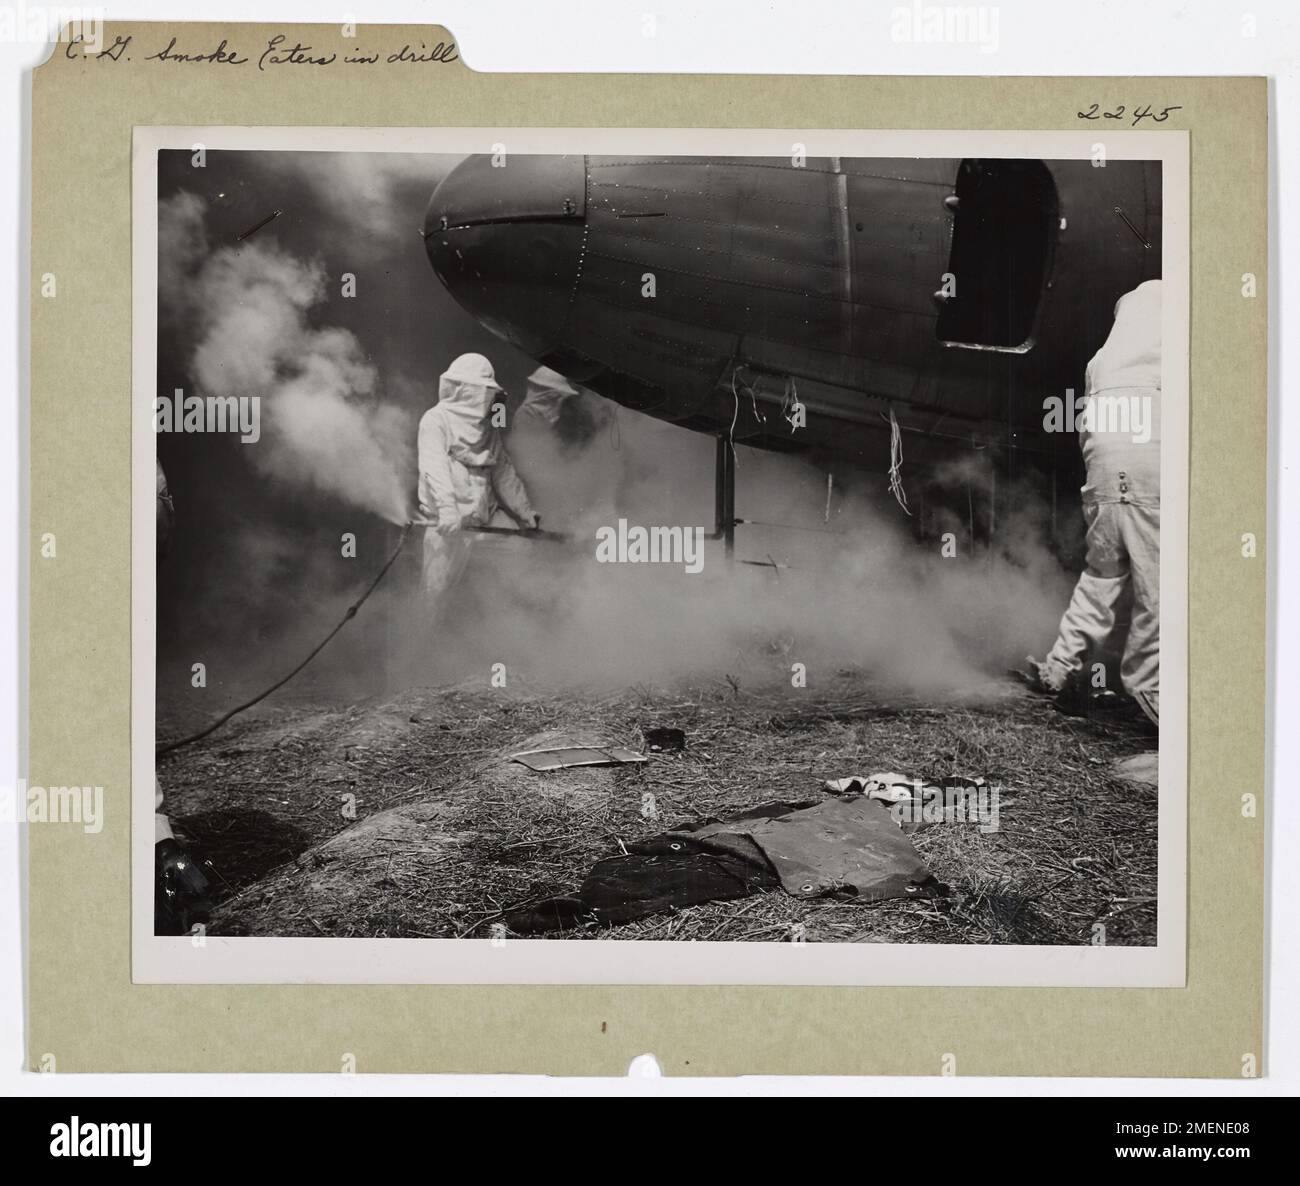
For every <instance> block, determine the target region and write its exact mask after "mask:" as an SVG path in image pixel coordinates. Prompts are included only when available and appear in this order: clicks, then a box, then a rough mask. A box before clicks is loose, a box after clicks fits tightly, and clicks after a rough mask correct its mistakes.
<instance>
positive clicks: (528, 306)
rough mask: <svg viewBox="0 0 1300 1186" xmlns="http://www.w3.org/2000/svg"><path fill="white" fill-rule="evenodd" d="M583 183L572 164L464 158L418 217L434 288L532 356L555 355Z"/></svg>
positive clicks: (572, 272)
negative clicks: (444, 291)
mask: <svg viewBox="0 0 1300 1186" xmlns="http://www.w3.org/2000/svg"><path fill="white" fill-rule="evenodd" d="M586 176H587V171H586V164H585V160H584V158H583V157H581V156H502V157H500V158H497V157H493V156H489V155H481V156H471V157H467V158H466V159H465V160H463V161H462V162H461V163H460V164H459V165H457V166H456V167H455V168H454V169H453V170H452V171H451V172H450V173H449V174H448V175H447V176H446V177H445V178H444V179H443V181H442V182H441V184H439V186H438V187H437V189H435V190H434V191H433V197H432V199H431V200H430V202H429V209H428V212H427V214H426V215H425V220H424V244H425V250H426V251H427V252H428V254H429V262H430V263H432V264H433V270H434V271H435V272H436V273H437V275H438V279H439V280H441V281H442V283H443V286H444V287H445V288H446V289H447V291H448V292H450V293H451V294H452V296H453V297H454V298H455V299H456V301H457V303H458V304H460V305H461V306H463V307H464V308H465V309H466V310H468V311H469V312H470V313H471V314H473V315H474V316H475V317H476V318H478V319H479V320H480V321H481V322H483V323H484V324H485V325H486V326H487V327H488V328H489V329H491V330H493V331H494V332H495V333H497V334H499V335H500V336H502V337H504V338H506V339H507V340H508V341H511V342H513V343H514V344H515V345H516V346H518V347H519V348H520V349H522V350H523V351H524V352H525V353H527V354H530V355H533V356H534V357H537V356H539V355H541V354H545V353H547V352H549V351H550V350H552V349H553V348H554V347H555V345H556V342H557V339H558V336H559V333H560V330H561V329H562V328H563V325H564V321H565V318H566V316H567V314H568V310H569V303H570V301H571V300H572V298H573V292H574V286H575V284H576V283H577V279H578V269H579V265H580V263H581V260H582V245H583V225H584V221H585V217H586Z"/></svg>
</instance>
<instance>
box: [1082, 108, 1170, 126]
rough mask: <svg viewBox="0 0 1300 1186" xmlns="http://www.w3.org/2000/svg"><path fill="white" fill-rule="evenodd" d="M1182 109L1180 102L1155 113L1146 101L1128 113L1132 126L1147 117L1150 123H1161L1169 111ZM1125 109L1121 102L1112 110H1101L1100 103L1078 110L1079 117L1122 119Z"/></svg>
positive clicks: (1167, 116)
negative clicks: (1131, 118) (1130, 116)
mask: <svg viewBox="0 0 1300 1186" xmlns="http://www.w3.org/2000/svg"><path fill="white" fill-rule="evenodd" d="M1182 109H1183V108H1182V104H1181V103H1180V104H1176V105H1174V106H1172V107H1163V108H1161V110H1160V111H1159V112H1158V113H1157V112H1155V111H1152V110H1151V104H1150V103H1147V104H1146V105H1145V106H1143V107H1139V108H1137V109H1135V110H1134V111H1132V112H1131V113H1130V114H1131V115H1132V117H1133V126H1134V127H1136V126H1137V125H1138V124H1140V123H1141V122H1142V121H1143V120H1144V119H1149V120H1151V121H1152V123H1157V124H1162V123H1164V122H1165V120H1167V119H1168V118H1169V113H1170V112H1171V111H1181V110H1182ZM1126 111H1128V108H1126V107H1125V106H1124V104H1123V103H1121V104H1120V105H1119V106H1118V107H1116V108H1115V110H1114V111H1102V110H1101V104H1100V103H1094V104H1093V105H1092V106H1091V107H1089V108H1088V110H1087V111H1080V112H1079V118H1080V119H1123V118H1124V114H1125V112H1126Z"/></svg>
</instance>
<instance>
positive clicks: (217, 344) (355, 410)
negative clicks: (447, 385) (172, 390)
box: [158, 193, 414, 523]
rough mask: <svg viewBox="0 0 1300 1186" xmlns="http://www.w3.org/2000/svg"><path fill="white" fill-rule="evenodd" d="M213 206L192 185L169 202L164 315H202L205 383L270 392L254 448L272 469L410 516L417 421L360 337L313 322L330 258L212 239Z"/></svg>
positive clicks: (164, 219)
mask: <svg viewBox="0 0 1300 1186" xmlns="http://www.w3.org/2000/svg"><path fill="white" fill-rule="evenodd" d="M204 216H205V208H204V203H203V200H202V199H201V198H198V197H196V196H194V195H193V194H189V193H180V194H177V195H176V196H175V197H173V198H171V199H170V200H168V201H165V202H163V203H161V204H160V208H159V277H158V279H159V292H160V297H161V305H162V309H163V316H164V318H166V319H168V320H175V321H188V323H189V324H191V325H192V326H193V336H194V340H195V341H196V343H197V344H196V346H195V348H194V353H193V356H192V358H191V360H190V376H191V378H192V380H193V382H194V385H195V391H196V392H197V394H199V395H202V396H219V397H226V396H234V397H256V398H257V399H259V400H260V401H261V416H262V440H261V441H259V442H258V443H257V444H255V445H251V446H249V447H248V453H249V458H250V460H251V462H252V464H253V465H254V466H255V467H256V468H257V469H258V470H260V471H262V472H263V473H264V474H267V475H268V476H270V477H272V478H274V479H275V480H277V481H284V482H287V483H291V484H293V485H296V486H299V487H302V488H305V489H307V490H311V491H315V492H318V493H324V494H328V495H331V496H333V497H334V498H337V499H339V500H340V501H342V502H344V503H346V504H347V505H349V506H352V507H356V508H359V509H361V510H366V511H370V512H373V513H374V514H377V515H380V516H382V517H383V518H385V519H387V520H389V521H390V522H393V523H402V522H405V521H406V520H407V519H409V518H410V513H409V511H410V508H409V501H410V498H409V494H408V491H409V490H410V489H411V484H412V477H411V475H412V470H413V460H412V451H413V450H412V440H413V435H414V434H413V426H412V425H411V423H410V418H409V416H408V414H407V413H406V412H404V411H403V410H401V409H399V408H397V407H395V406H393V405H391V404H389V403H386V402H385V401H384V400H383V399H382V398H381V397H380V390H379V381H378V374H377V372H376V370H375V367H374V366H373V365H372V364H371V363H370V362H369V361H368V360H367V358H366V354H365V351H364V350H363V348H362V346H361V343H360V342H359V341H358V340H357V338H356V336H355V335H354V334H353V333H352V332H351V331H350V330H347V329H341V328H335V327H329V326H318V325H316V324H314V321H313V316H314V315H315V314H318V312H319V311H320V309H321V307H322V306H323V305H324V304H325V299H326V285H327V283H329V279H328V278H327V276H326V275H325V271H324V268H323V267H322V265H321V264H320V263H318V262H311V261H306V260H301V259H297V258H295V257H294V256H292V255H290V254H289V253H287V252H285V251H284V250H282V249H281V248H280V247H278V246H277V245H276V244H275V242H274V241H273V240H263V241H253V242H246V243H242V244H238V245H233V246H224V247H218V248H216V249H215V250H210V249H209V248H210V245H209V243H208V239H207V233H206V229H205V217H204ZM187 394H188V393H187Z"/></svg>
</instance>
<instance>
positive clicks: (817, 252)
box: [133, 128, 1188, 985]
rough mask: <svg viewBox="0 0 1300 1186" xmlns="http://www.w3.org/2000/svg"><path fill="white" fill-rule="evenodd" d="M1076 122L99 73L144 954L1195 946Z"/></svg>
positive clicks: (1148, 441)
mask: <svg viewBox="0 0 1300 1186" xmlns="http://www.w3.org/2000/svg"><path fill="white" fill-rule="evenodd" d="M1103 133H1104V129H1099V130H1098V131H1097V132H1096V133H1095V134H1094V133H1093V132H1092V131H1085V132H1081V133H1070V134H1061V133H1052V134H1042V135H1038V134H1030V133H1016V134H997V133H992V132H990V133H944V134H929V135H922V134H915V135H908V134H905V133H880V134H871V135H866V134H862V135H858V136H850V135H847V134H844V133H817V134H800V133H790V134H788V135H786V134H782V133H775V132H765V133H761V134H759V133H740V132H716V133H690V134H685V133H669V132H658V133H635V132H614V131H612V130H603V131H591V132H588V133H582V132H579V131H574V130H571V129H570V130H565V131H563V132H562V133H561V132H559V131H556V132H553V133H547V132H545V131H539V130H531V131H528V132H523V131H519V132H515V133H512V132H510V131H509V130H459V131H455V132H452V131H448V130H435V129H428V130H422V131H413V132H411V134H410V135H408V136H406V137H404V138H403V137H400V136H398V135H397V134H396V133H394V132H393V131H392V130H387V131H386V132H385V133H384V134H380V133H379V132H376V133H375V134H374V135H373V136H370V137H369V138H367V134H365V133H362V132H351V133H347V134H342V133H340V134H337V135H331V133H330V132H329V131H328V130H322V129H275V130H267V129H260V130H256V131H254V130H251V129H245V130H240V129H214V128H193V129H185V128H170V129H142V128H137V130H136V137H137V139H136V166H135V167H136V176H135V186H136V193H135V219H136V226H135V233H136V241H135V247H134V251H135V259H136V268H135V273H134V275H133V290H134V308H135V310H136V325H135V330H134V333H135V364H134V365H135V368H136V392H135V403H134V421H135V430H134V448H135V454H134V475H135V479H134V491H135V497H134V506H133V523H134V525H135V536H134V543H133V547H134V559H135V584H134V588H133V597H134V604H135V622H134V629H135V638H136V640H137V643H138V644H139V646H138V650H139V651H140V652H141V653H140V654H138V655H137V657H136V659H135V671H134V680H133V684H134V692H133V694H134V697H135V705H136V709H135V714H134V721H135V723H134V725H133V729H134V732H135V745H134V753H135V759H134V761H135V767H134V768H135V769H136V771H137V772H138V773H139V774H140V775H141V777H138V778H137V779H136V780H135V781H136V784H137V786H136V789H135V792H134V793H135V796H136V800H135V801H136V807H137V812H136V818H135V819H133V828H134V831H133V835H134V852H133V863H134V878H135V880H134V895H135V896H134V901H135V918H136V921H135V934H136V944H135V947H136V963H135V969H136V977H137V979H140V980H155V979H157V980H164V981H166V980H190V979H193V980H198V981H203V980H207V979H213V980H266V981H275V980H285V979H288V980H292V979H305V980H320V981H332V980H358V979H360V980H368V979H373V980H376V981H384V980H387V979H395V980H402V979H412V980H421V979H433V980H444V981H448V980H450V981H455V980H458V979H459V980H464V981H466V982H482V981H485V980H488V979H498V978H506V979H511V978H518V979H521V980H541V981H554V982H565V981H575V982H590V981H592V980H593V979H595V980H599V981H625V982H626V981H638V980H639V981H646V980H650V981H656V980H669V981H672V980H680V981H681V982H684V983H691V982H699V983H710V982H712V983H727V982H729V981H731V980H735V981H736V982H763V981H765V980H771V981H772V982H775V983H787V982H802V981H803V980H805V979H806V980H807V981H808V982H810V983H818V982H829V983H1010V984H1015V983H1024V984H1038V983H1044V984H1046V983H1051V984H1066V985H1071V984H1080V985H1082V984H1094V983H1097V984H1119V985H1125V984H1134V985H1138V984H1181V983H1182V982H1183V981H1182V976H1183V964H1182V955H1181V953H1182V951H1183V944H1184V934H1183V933H1184V929H1185V926H1184V917H1185V915H1184V911H1185V900H1184V899H1185V889H1184V874H1183V869H1184V855H1183V853H1184V847H1185V845H1184V835H1185V833H1184V830H1183V829H1184V827H1185V814H1186V809H1185V795H1186V786H1185V777H1184V767H1183V756H1182V751H1183V748H1184V740H1183V739H1184V735H1185V709H1184V705H1183V700H1184V698H1185V692H1184V688H1185V668H1186V638H1185V633H1184V631H1185V620H1186V619H1185V613H1186V610H1185V579H1186V577H1185V568H1186V563H1185V559H1182V561H1181V563H1179V560H1180V558H1185V554H1186V498H1187V493H1186V484H1187V468H1186V447H1185V440H1186V433H1187V392H1186V385H1187V349H1188V346H1187V322H1188V307H1187V304H1188V301H1187V263H1186V261H1187V247H1186V237H1187V226H1188V223H1187V204H1188V195H1187V187H1186V156H1185V152H1186V142H1185V139H1184V138H1182V137H1181V136H1178V135H1165V134H1161V133H1159V132H1156V131H1152V132H1147V133H1132V134H1129V135H1127V136H1125V137H1122V138H1120V140H1119V141H1115V140H1114V138H1112V139H1111V140H1108V139H1107V137H1106V136H1105V135H1104V134H1103ZM836 153H839V154H838V155H836ZM1166 388H1167V389H1168V398H1167V399H1166V397H1165V392H1166ZM1162 449H1163V458H1162ZM150 487H152V493H153V497H152V498H151V497H150ZM1162 502H1163V504H1164V506H1163V511H1164V518H1163V521H1162ZM1162 584H1163V585H1164V589H1163V594H1164V598H1163V608H1164V616H1165V619H1166V620H1165V622H1164V623H1163V625H1164V629H1163V631H1162V612H1161V611H1162ZM1162 667H1163V668H1164V671H1163V673H1162ZM1162 690H1164V691H1165V693H1166V695H1165V697H1164V706H1165V710H1166V713H1165V722H1164V723H1165V742H1166V744H1164V745H1162V744H1161V741H1162V737H1161V691H1162ZM1170 741H1172V743H1173V744H1172V745H1171V744H1169V742H1170ZM149 793H152V795H153V800H154V812H153V817H152V821H150V820H149V818H148V814H147V807H146V808H145V809H143V810H142V809H141V808H142V806H143V800H142V796H146V795H147V794H149ZM252 940H257V941H259V942H256V943H253V942H250V941H252ZM268 940H270V941H274V942H265V941H268ZM428 941H437V942H435V943H429V942H428ZM615 941H622V942H619V943H617V944H616V943H615ZM629 942H632V943H633V944H634V946H632V947H629V946H628V944H629ZM668 944H672V945H675V946H674V947H673V948H671V949H670V948H668V947H667V946H665V945H668ZM670 951H671V952H672V954H669V952H670Z"/></svg>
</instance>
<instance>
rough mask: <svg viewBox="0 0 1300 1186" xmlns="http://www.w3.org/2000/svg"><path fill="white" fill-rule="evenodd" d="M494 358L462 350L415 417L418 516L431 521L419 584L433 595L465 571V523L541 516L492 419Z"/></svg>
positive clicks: (499, 394)
mask: <svg viewBox="0 0 1300 1186" xmlns="http://www.w3.org/2000/svg"><path fill="white" fill-rule="evenodd" d="M504 394H505V393H504V392H503V391H502V390H501V388H500V387H498V386H497V382H496V376H495V374H494V373H493V370H492V364H491V363H490V362H488V360H487V359H486V358H484V357H483V356H482V355H481V354H462V355H461V356H460V357H459V358H458V359H456V361H455V362H453V363H452V364H451V366H450V367H449V368H448V369H447V371H446V373H445V374H444V375H443V376H442V377H441V378H440V379H439V381H438V402H437V403H436V404H435V405H434V406H433V407H432V408H430V409H429V410H428V411H427V412H425V414H424V416H423V417H422V418H421V420H420V430H419V438H418V445H417V464H418V468H419V490H418V497H419V503H420V514H421V517H422V518H423V519H425V520H426V521H428V522H433V523H436V524H437V526H436V527H429V528H426V529H425V532H424V563H423V570H422V578H421V588H422V589H423V591H424V593H425V595H426V596H427V597H428V598H430V599H431V600H433V601H434V602H435V603H436V601H437V600H438V599H439V598H440V597H441V596H442V594H443V593H445V592H446V590H447V589H448V588H450V587H451V586H452V585H453V584H454V583H455V581H456V579H457V578H458V577H459V576H460V575H461V573H462V572H463V571H464V569H465V565H466V564H467V563H468V561H469V554H470V548H471V546H472V544H471V542H470V540H469V539H467V538H466V536H465V533H464V531H463V530H462V529H463V528H465V527H469V526H480V527H483V526H488V525H495V524H493V520H494V519H495V520H496V524H500V523H501V522H502V521H503V520H502V516H501V512H502V511H504V512H505V513H506V514H507V515H509V517H510V519H513V520H514V522H515V523H517V524H519V525H520V526H523V527H535V526H537V524H538V523H539V522H540V520H539V519H538V516H537V513H536V512H535V511H534V510H533V507H532V504H531V503H530V502H529V500H528V491H527V490H525V489H524V484H523V482H522V481H520V478H519V475H518V474H517V473H516V472H515V467H514V465H513V464H512V463H511V461H510V455H509V454H508V453H507V452H506V449H505V445H504V444H503V443H502V441H501V434H500V432H499V431H498V430H497V428H496V427H494V426H493V424H492V405H493V404H494V403H495V402H497V401H499V400H502V399H504Z"/></svg>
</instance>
